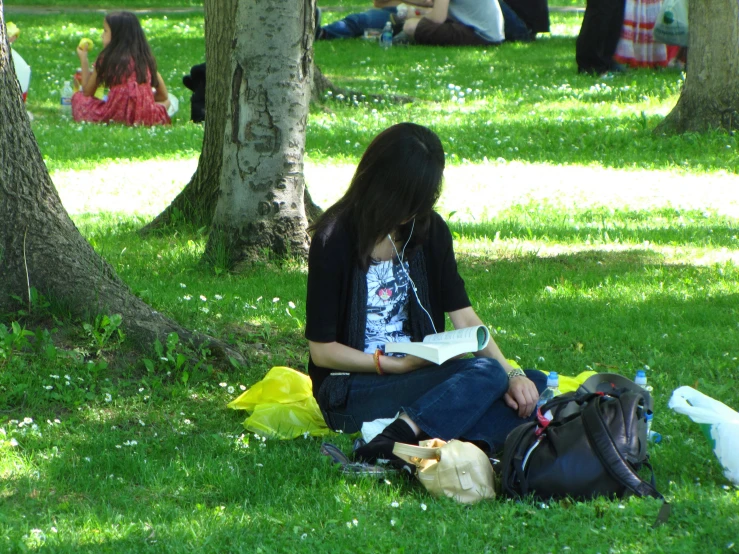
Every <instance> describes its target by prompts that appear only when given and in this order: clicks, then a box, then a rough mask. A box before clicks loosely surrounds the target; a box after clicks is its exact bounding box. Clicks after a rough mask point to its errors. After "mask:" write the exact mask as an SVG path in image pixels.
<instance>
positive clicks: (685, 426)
mask: <svg viewBox="0 0 739 554" xmlns="http://www.w3.org/2000/svg"><path fill="white" fill-rule="evenodd" d="M529 208H530V207H529ZM677 217H681V218H682V221H684V222H686V225H685V226H684V227H681V225H680V224H679V223H676V221H675V218H677ZM77 224H78V225H79V227H80V229H81V231H82V232H83V234H84V235H85V236H86V237H88V239H89V240H90V242H91V243H92V244H93V246H94V247H95V248H96V250H97V251H98V252H100V253H101V254H103V255H104V256H105V257H106V258H107V259H108V260H109V261H110V262H111V263H112V264H113V266H114V267H115V269H116V271H117V272H118V273H119V274H120V275H121V276H122V277H123V279H124V280H125V281H126V282H127V283H129V284H130V285H131V287H132V288H133V290H134V291H135V292H136V293H137V294H139V295H140V296H141V297H142V298H144V299H145V300H146V301H147V302H149V303H150V304H151V305H152V306H153V307H154V308H155V309H157V310H160V311H163V312H165V313H167V314H169V315H171V316H173V317H174V318H175V319H177V320H178V321H180V322H181V323H183V324H184V325H186V326H188V327H193V328H197V329H200V330H203V331H206V332H209V333H212V334H213V335H215V336H218V337H220V338H223V339H224V340H227V341H229V342H231V343H233V344H234V345H236V346H237V347H238V348H240V349H241V350H242V351H243V352H244V354H245V356H246V358H247V364H246V366H244V367H240V368H234V367H230V368H229V367H223V366H221V365H217V364H214V362H213V360H210V359H209V358H207V356H206V357H204V354H205V353H203V352H198V351H192V350H189V349H188V348H187V347H186V346H177V347H175V348H173V349H172V352H171V354H173V355H171V356H169V358H170V359H169V360H164V361H162V360H156V359H154V360H153V364H154V365H155V367H154V371H148V370H147V369H146V367H145V364H144V362H143V361H142V360H141V359H131V358H130V356H128V355H127V351H126V342H125V340H124V341H123V344H122V345H119V344H118V341H117V340H116V339H115V336H113V338H111V339H110V340H109V341H108V342H106V343H105V344H104V345H103V349H102V353H101V356H100V357H98V356H96V355H95V350H96V348H97V347H98V346H97V345H98V344H99V343H96V342H95V336H94V333H90V332H86V331H85V330H83V329H81V328H80V327H79V326H78V325H74V324H70V323H62V322H57V323H56V324H55V325H53V327H54V330H53V331H52V335H51V337H48V338H43V337H40V338H39V339H38V340H37V341H32V340H29V343H31V342H35V346H34V345H31V344H28V345H26V347H25V349H23V350H22V351H21V352H15V353H13V354H10V355H6V356H5V357H3V356H0V368H1V371H0V391H2V393H3V394H2V395H0V398H2V401H0V413H2V414H4V415H3V416H0V428H2V429H3V431H0V440H3V442H1V443H0V475H2V477H3V480H2V485H0V498H2V499H3V500H2V501H3V504H4V508H3V510H2V511H0V514H2V515H0V536H2V537H3V538H2V539H0V551H7V552H15V551H19V550H21V549H22V548H28V549H34V548H37V547H40V546H41V545H42V544H43V545H44V546H46V547H47V548H49V549H51V550H52V551H59V552H72V551H74V552H138V551H140V550H141V549H143V548H146V549H148V550H151V551H155V552H180V551H183V550H192V551H198V552H223V551H237V552H254V551H255V549H256V545H259V546H260V548H261V551H262V552H289V551H296V550H298V551H319V552H329V551H330V552H335V551H359V550H361V551H370V552H394V551H411V552H412V551H415V549H416V548H417V545H418V540H419V537H425V538H424V540H430V541H432V547H430V548H431V550H432V551H434V552H439V551H443V550H455V551H456V550H462V549H468V550H471V551H475V552H477V551H479V552H484V551H491V552H493V551H495V552H497V551H501V550H503V547H506V548H507V549H511V548H512V549H515V550H516V551H523V552H546V551H552V552H554V551H562V550H563V549H565V547H569V548H570V550H571V551H577V552H580V551H582V552H598V551H601V552H602V551H605V550H606V549H607V550H608V551H610V552H657V551H666V552H686V553H689V552H695V551H697V550H698V549H703V550H705V551H709V552H717V551H722V550H724V549H726V548H730V546H729V545H730V544H732V543H734V542H735V541H736V529H737V525H738V524H739V510H737V508H739V490H737V489H735V488H732V487H730V486H727V485H728V482H727V481H726V479H725V478H724V477H723V476H722V475H721V470H720V467H719V464H718V463H717V462H716V461H715V458H714V457H713V454H712V453H711V451H710V448H709V446H708V444H707V441H706V440H705V438H704V437H703V436H702V434H701V433H700V431H699V428H698V426H697V425H695V424H693V423H692V422H690V421H689V420H688V419H687V418H685V417H684V416H679V415H676V414H674V413H673V412H672V411H670V410H669V409H668V408H667V406H666V403H667V400H668V398H669V394H670V391H671V390H673V389H674V388H676V387H677V386H680V385H685V384H689V385H692V386H696V387H697V388H699V389H700V390H702V391H704V392H706V393H707V394H709V395H712V396H714V397H716V398H718V399H720V400H723V401H724V402H726V403H728V404H729V405H733V406H734V407H737V406H736V395H735V387H734V385H733V383H734V381H735V380H736V379H737V378H739V362H737V355H738V353H737V350H736V344H737V340H738V338H739V337H738V336H737V335H738V334H739V325H738V324H737V322H738V321H739V308H738V306H739V268H738V267H737V266H736V265H733V264H731V263H719V264H713V265H708V266H697V265H693V263H692V260H693V257H692V256H691V255H690V254H689V252H691V251H699V252H700V253H702V254H710V253H712V252H716V251H720V249H721V248H723V246H722V245H724V244H725V245H727V247H728V248H732V249H733V251H736V245H735V241H736V237H735V236H733V237H732V235H730V234H729V233H732V232H734V233H735V232H736V231H735V229H736V225H735V222H731V221H727V220H726V219H724V218H721V217H717V216H711V215H710V214H701V213H693V212H685V213H682V214H679V215H678V214H676V213H669V212H666V211H654V212H641V213H633V212H623V211H619V210H614V211H613V212H607V213H606V212H605V211H604V212H602V213H601V212H598V211H597V210H589V211H577V210H573V211H572V213H570V214H569V218H568V219H563V218H562V216H561V215H560V214H558V212H557V210H556V209H553V208H551V207H547V206H545V205H542V206H540V207H539V208H538V210H537V215H536V219H535V220H533V219H532V218H531V216H530V212H529V211H528V210H518V209H512V210H511V211H509V212H504V213H501V214H499V216H498V217H496V218H494V219H491V220H489V221H486V222H484V223H480V224H477V225H474V224H470V223H458V224H452V231H453V233H454V234H455V236H456V238H457V250H458V252H459V259H460V268H461V272H462V274H463V275H464V277H465V280H466V282H467V285H468V290H469V293H470V295H471V296H472V297H473V298H474V299H475V305H476V307H477V309H478V312H479V313H480V315H481V317H482V318H483V319H484V320H485V321H487V322H489V323H490V325H491V326H492V327H493V328H494V329H495V330H496V333H497V334H496V340H497V342H498V343H499V344H500V346H501V348H502V349H503V350H504V352H506V353H508V355H509V356H511V357H515V358H516V359H517V360H519V362H520V363H521V365H523V366H524V367H538V368H540V369H544V370H549V369H557V370H559V371H561V372H562V373H565V374H570V375H574V374H576V373H578V372H580V371H583V370H586V369H591V368H592V369H595V370H600V371H616V372H619V373H623V374H625V375H633V374H634V373H635V371H636V370H637V369H640V368H644V367H647V368H648V375H649V379H650V383H652V384H653V386H654V387H655V391H656V402H657V408H656V413H657V415H656V421H655V428H656V429H657V430H658V431H660V432H661V433H662V434H663V436H664V441H663V442H662V444H660V445H656V446H653V447H652V448H651V454H652V462H653V464H654V466H655V468H656V473H657V479H658V481H657V482H658V486H659V488H660V490H662V491H663V492H664V493H666V494H667V496H668V498H669V499H670V501H671V503H672V504H673V515H672V518H671V520H670V523H669V524H668V525H666V526H664V527H661V528H659V529H656V530H652V529H650V528H649V526H650V525H651V523H652V521H653V518H654V517H655V516H656V512H657V510H658V507H659V505H658V503H657V502H655V501H651V500H638V499H630V500H624V501H620V502H619V501H605V500H598V501H595V502H588V503H575V502H553V503H549V504H540V503H535V502H528V501H527V502H523V503H514V502H508V501H504V500H503V501H494V502H490V503H486V504H483V505H479V506H477V507H474V508H465V507H461V506H457V505H455V504H453V503H451V502H447V501H440V500H433V499H431V498H429V497H427V496H425V495H424V494H423V492H422V490H420V489H419V488H418V487H414V486H413V485H412V484H411V483H407V482H405V481H404V480H403V479H395V478H393V479H390V480H389V481H388V482H383V481H380V482H377V481H373V480H363V479H359V480H353V479H351V478H346V477H342V476H341V475H340V474H338V473H337V472H335V471H334V470H333V469H332V468H331V467H329V465H328V464H327V462H326V460H324V459H322V458H321V456H320V455H319V454H318V445H319V443H320V440H319V439H314V438H308V439H303V438H300V439H297V440H293V441H285V442H282V441H276V440H271V439H267V440H264V439H262V438H259V437H255V436H254V435H251V434H249V433H246V434H244V431H243V429H242V428H241V425H240V422H241V421H242V419H243V417H244V415H243V414H242V413H235V412H231V411H229V410H227V409H226V408H225V404H226V403H227V402H228V401H229V400H231V399H232V398H234V397H235V396H236V395H237V394H238V393H239V392H240V388H239V387H240V386H244V387H246V386H249V385H251V384H253V383H254V382H256V381H257V380H258V379H260V378H261V377H262V376H263V375H264V373H265V372H266V371H267V370H268V369H269V368H270V367H272V366H274V365H288V366H292V367H296V368H303V367H304V366H305V363H306V355H307V349H306V346H305V343H304V341H303V339H302V325H303V320H304V315H305V314H304V301H303V299H304V296H305V267H304V265H302V264H301V263H298V262H287V263H283V264H281V265H279V266H276V265H273V264H269V263H265V264H263V265H260V266H258V267H255V268H253V269H252V270H250V271H248V272H247V273H245V274H240V275H230V274H218V273H217V272H216V271H214V270H213V269H209V268H206V267H203V266H200V265H198V263H197V262H198V259H199V256H200V254H201V253H202V251H203V248H204V242H205V236H204V235H203V234H202V233H195V232H187V231H181V232H180V233H178V234H177V235H175V236H162V237H152V238H148V239H146V240H142V239H141V238H140V237H139V236H138V235H137V233H136V230H137V229H138V228H139V226H140V225H141V224H142V221H141V220H138V219H135V218H121V217H116V216H107V215H105V214H100V215H96V216H84V217H79V218H77ZM578 227H579V228H578ZM605 228H608V229H612V230H614V231H613V232H614V237H613V238H612V239H610V241H609V240H608V239H606V238H605V237H604V235H603V229H605ZM732 228H733V230H732ZM586 229H587V231H586ZM618 230H620V231H618ZM711 231H713V232H711ZM584 233H588V235H585V234H584ZM486 237H487V238H486ZM492 237H497V238H495V240H491V239H492ZM588 237H589V238H588ZM709 237H710V240H708V238H709ZM589 239H592V241H597V240H600V241H601V242H600V244H593V243H592V242H591V244H590V245H587V241H588V240H589ZM524 241H530V242H533V243H535V244H536V245H538V247H539V248H546V247H577V248H578V249H579V250H577V251H574V252H568V253H563V254H559V255H551V256H539V255H537V254H536V253H535V252H533V253H532V252H526V251H521V250H518V249H517V248H518V247H519V246H520V244H521V243H522V242H524ZM616 241H617V242H616ZM647 241H648V242H649V244H650V246H644V245H645V244H647ZM732 241H733V242H732ZM618 244H621V246H624V247H627V248H625V249H624V250H609V248H608V247H609V246H614V245H618ZM672 244H679V245H680V247H681V248H682V249H684V252H685V254H683V255H682V256H680V255H677V256H676V255H671V254H669V253H667V252H663V251H662V250H661V246H665V245H672ZM732 244H733V246H732ZM293 306H294V307H293ZM52 308H53V307H50V308H44V302H43V301H39V309H40V311H41V312H42V314H43V313H49V311H50V310H51V311H52V312H53V309H52ZM21 319H22V320H25V321H26V322H27V323H28V324H29V326H31V327H32V326H33V322H34V321H37V320H34V319H33V318H30V319H29V318H25V319H24V318H21ZM73 347H74V348H76V350H74V349H73ZM2 352H3V351H2V350H0V353H2ZM5 352H6V353H7V350H6V351H5ZM176 352H182V353H188V352H189V354H190V355H192V356H193V361H190V362H187V363H186V364H185V365H184V366H183V367H181V368H179V369H176V368H175V364H174V362H173V360H174V359H175V355H174V354H175V353H176ZM154 358H156V357H154ZM105 360H110V361H112V362H113V363H112V365H110V366H107V367H106V364H105ZM67 383H69V384H67ZM49 387H51V388H49ZM228 387H232V388H231V389H229V388H228ZM27 417H28V418H32V419H33V422H29V423H28V424H22V422H23V420H24V418H27ZM57 420H58V421H57ZM34 424H36V425H38V428H36V429H34V427H33V425H34ZM11 439H14V440H15V441H16V442H17V446H11V445H10V443H9V442H8V441H10V440H11ZM330 440H332V441H333V442H336V443H338V444H339V445H341V446H342V447H344V448H347V449H348V448H349V445H350V441H349V438H347V437H343V436H333V437H332V438H331V439H330ZM394 502H397V503H398V504H399V506H398V507H393V503H394ZM422 505H423V506H426V509H424V508H423V506H422ZM354 520H356V521H357V523H356V524H354V523H353V521H354ZM391 520H392V521H391ZM393 522H394V524H393ZM524 523H525V524H526V525H524ZM552 528H554V529H555V531H554V532H552ZM34 530H38V531H34ZM185 545H186V546H185ZM357 545H362V546H361V549H360V548H359V547H358V546H357Z"/></svg>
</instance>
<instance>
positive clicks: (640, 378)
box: [634, 369, 647, 385]
mask: <svg viewBox="0 0 739 554" xmlns="http://www.w3.org/2000/svg"><path fill="white" fill-rule="evenodd" d="M634 383H636V384H637V385H646V384H647V374H646V373H645V372H644V370H643V369H640V370H639V371H637V372H636V377H634Z"/></svg>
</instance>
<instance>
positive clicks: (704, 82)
mask: <svg viewBox="0 0 739 554" xmlns="http://www.w3.org/2000/svg"><path fill="white" fill-rule="evenodd" d="M688 17H689V29H690V38H689V39H688V42H689V46H688V65H687V77H686V78H685V84H684V85H683V90H682V92H681V94H680V98H679V99H678V101H677V104H676V105H675V107H674V108H673V109H672V111H671V112H670V113H669V115H668V116H667V117H666V118H665V119H664V121H663V122H662V123H660V125H658V126H657V128H656V129H655V131H656V132H664V133H686V132H703V131H707V130H709V129H719V128H723V129H726V130H728V131H731V130H736V129H739V2H737V0H690V7H689V15H688Z"/></svg>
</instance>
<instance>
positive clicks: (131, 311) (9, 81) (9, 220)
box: [0, 0, 240, 358]
mask: <svg viewBox="0 0 739 554" xmlns="http://www.w3.org/2000/svg"><path fill="white" fill-rule="evenodd" d="M0 113H2V114H3V115H2V117H3V123H2V125H0V222H2V223H1V224H0V314H10V313H13V312H16V311H18V310H19V309H21V308H22V309H27V310H30V309H31V308H32V306H31V299H30V296H31V294H30V290H31V288H35V289H36V290H38V291H39V292H41V293H42V294H43V295H45V296H46V297H48V298H52V299H54V300H55V301H56V302H58V303H59V304H61V305H63V306H65V307H66V308H67V309H68V310H69V312H70V313H71V314H72V315H73V316H74V317H79V318H84V319H89V318H90V317H92V316H95V315H98V314H103V313H104V314H114V313H116V314H121V315H122V316H123V328H124V329H125V330H126V333H127V335H128V337H129V339H131V340H132V341H133V342H134V343H135V344H136V345H137V346H138V347H140V348H142V349H146V350H149V349H150V348H151V345H152V344H153V342H154V339H155V338H159V339H160V340H162V342H164V341H165V340H166V336H167V334H169V333H171V332H176V333H177V334H178V335H179V336H180V337H181V338H182V339H183V340H189V339H193V340H194V341H195V342H196V343H198V344H203V343H208V344H210V345H211V347H213V348H214V349H215V350H216V351H218V352H219V353H221V354H227V355H229V356H235V357H237V358H240V355H239V354H238V353H236V352H233V351H230V350H229V349H227V348H226V347H225V345H223V344H221V343H218V342H217V341H213V339H210V337H204V336H202V335H194V334H193V333H191V332H190V331H187V330H186V329H184V328H182V327H180V326H179V325H178V324H176V323H175V322H173V321H171V320H169V319H167V318H166V317H164V316H162V315H161V314H159V313H157V312H156V311H155V310H153V309H152V308H151V307H149V306H148V305H147V304H145V303H144V302H142V301H141V300H140V299H139V298H137V297H136V296H134V295H133V294H132V293H131V291H130V289H129V288H128V287H127V286H126V285H125V284H124V283H123V282H122V281H121V280H120V278H119V277H118V276H117V275H116V273H115V271H114V270H113V268H112V267H111V266H110V265H108V263H107V262H106V261H105V260H103V259H102V258H101V257H100V256H98V254H97V253H95V251H94V250H93V249H92V247H91V246H90V244H89V243H88V242H87V241H86V240H85V239H84V238H83V237H82V235H81V234H80V233H79V231H78V230H77V227H75V225H74V223H73V222H72V220H71V219H70V218H69V215H68V214H67V212H66V211H65V209H64V207H63V206H62V203H61V200H60V199H59V195H58V194H57V191H56V188H55V187H54V184H53V183H52V182H51V177H50V176H49V172H48V171H47V169H46V166H45V164H44V161H43V158H42V156H41V152H40V151H39V148H38V144H37V142H36V139H35V137H34V136H33V133H32V131H31V126H30V123H29V121H28V116H27V115H26V110H25V106H24V105H23V102H22V100H21V92H20V88H19V86H18V81H17V79H16V77H15V70H14V68H13V65H12V61H11V59H10V50H9V48H8V42H7V36H6V33H5V22H4V13H3V2H2V0H0ZM18 298H20V299H22V301H20V302H19V301H18Z"/></svg>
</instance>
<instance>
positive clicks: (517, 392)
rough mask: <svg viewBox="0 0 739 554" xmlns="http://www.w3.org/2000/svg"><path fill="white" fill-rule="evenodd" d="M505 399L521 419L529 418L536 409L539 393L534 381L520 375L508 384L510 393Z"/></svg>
mask: <svg viewBox="0 0 739 554" xmlns="http://www.w3.org/2000/svg"><path fill="white" fill-rule="evenodd" d="M503 398H504V399H505V402H506V404H508V406H510V407H511V409H513V410H517V411H518V415H519V417H528V416H530V415H531V412H533V411H534V408H536V402H537V400H539V391H538V390H537V389H536V385H535V384H534V382H533V381H531V380H530V379H528V378H527V377H524V376H523V375H519V376H515V377H513V378H512V379H511V380H510V381H509V382H508V392H507V393H505V396H504V397H503Z"/></svg>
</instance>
